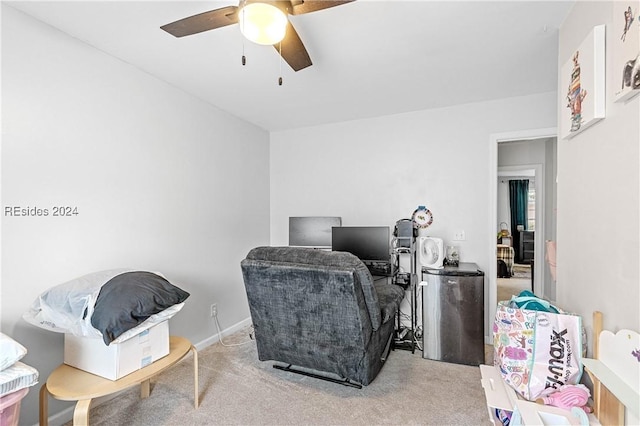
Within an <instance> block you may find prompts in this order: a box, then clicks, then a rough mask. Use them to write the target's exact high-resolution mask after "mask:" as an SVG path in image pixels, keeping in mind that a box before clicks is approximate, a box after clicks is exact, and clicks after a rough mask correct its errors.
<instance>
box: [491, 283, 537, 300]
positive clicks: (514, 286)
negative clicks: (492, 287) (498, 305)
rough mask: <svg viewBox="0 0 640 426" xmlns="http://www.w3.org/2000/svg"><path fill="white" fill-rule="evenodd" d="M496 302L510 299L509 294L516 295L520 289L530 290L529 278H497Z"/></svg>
mask: <svg viewBox="0 0 640 426" xmlns="http://www.w3.org/2000/svg"><path fill="white" fill-rule="evenodd" d="M497 286H498V302H499V301H501V300H511V296H514V295H515V296H517V295H518V294H520V292H521V291H522V290H529V291H531V278H498V282H497Z"/></svg>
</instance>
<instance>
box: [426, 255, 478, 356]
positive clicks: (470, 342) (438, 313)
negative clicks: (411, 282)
mask: <svg viewBox="0 0 640 426" xmlns="http://www.w3.org/2000/svg"><path fill="white" fill-rule="evenodd" d="M420 285H421V286H422V322H423V324H422V326H423V329H422V336H423V337H422V357H423V358H427V359H434V360H438V361H445V362H452V363H456V364H467V365H480V364H484V272H482V271H481V270H479V269H478V265H476V264H475V263H464V262H461V263H460V264H459V265H458V266H445V267H444V268H442V269H429V268H423V269H422V282H421V283H420Z"/></svg>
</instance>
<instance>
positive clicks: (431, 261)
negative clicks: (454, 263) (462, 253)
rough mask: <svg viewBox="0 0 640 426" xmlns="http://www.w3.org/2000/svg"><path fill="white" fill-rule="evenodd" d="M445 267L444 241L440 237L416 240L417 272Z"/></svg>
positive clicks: (418, 238)
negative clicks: (424, 268)
mask: <svg viewBox="0 0 640 426" xmlns="http://www.w3.org/2000/svg"><path fill="white" fill-rule="evenodd" d="M443 265H444V241H443V240H442V238H438V237H417V238H416V266H417V268H416V270H418V271H421V270H422V268H423V267H426V268H430V269H441V268H442V267H443Z"/></svg>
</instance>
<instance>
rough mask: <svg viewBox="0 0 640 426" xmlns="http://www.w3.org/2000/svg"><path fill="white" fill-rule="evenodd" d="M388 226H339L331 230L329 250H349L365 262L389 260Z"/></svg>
mask: <svg viewBox="0 0 640 426" xmlns="http://www.w3.org/2000/svg"><path fill="white" fill-rule="evenodd" d="M389 240H390V237H389V227H388V226H341V227H335V228H333V230H332V236H331V250H333V251H346V252H349V253H351V254H353V255H355V256H356V257H358V258H359V259H360V260H362V261H365V262H389V260H390V257H391V256H390V252H389Z"/></svg>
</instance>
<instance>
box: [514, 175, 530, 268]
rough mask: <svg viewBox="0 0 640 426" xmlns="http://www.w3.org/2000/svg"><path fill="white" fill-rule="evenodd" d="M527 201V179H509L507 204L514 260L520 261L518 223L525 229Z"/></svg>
mask: <svg viewBox="0 0 640 426" xmlns="http://www.w3.org/2000/svg"><path fill="white" fill-rule="evenodd" d="M528 203H529V180H528V179H519V180H510V181H509V206H510V209H511V233H512V234H513V249H514V251H515V260H516V262H518V263H519V262H521V261H522V253H520V232H519V231H518V225H522V226H523V229H524V230H526V229H527V204H528Z"/></svg>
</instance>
